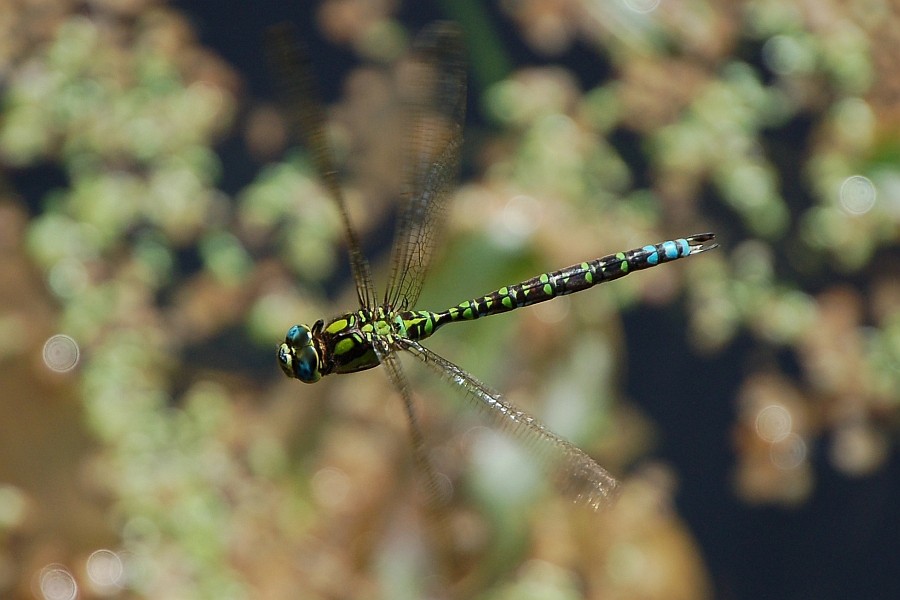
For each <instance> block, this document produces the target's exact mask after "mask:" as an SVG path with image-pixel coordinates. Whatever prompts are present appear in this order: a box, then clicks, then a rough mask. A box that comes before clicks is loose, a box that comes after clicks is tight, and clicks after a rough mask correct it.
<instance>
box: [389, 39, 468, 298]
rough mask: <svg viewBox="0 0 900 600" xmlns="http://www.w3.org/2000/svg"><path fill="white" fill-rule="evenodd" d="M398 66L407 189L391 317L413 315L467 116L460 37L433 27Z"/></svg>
mask: <svg viewBox="0 0 900 600" xmlns="http://www.w3.org/2000/svg"><path fill="white" fill-rule="evenodd" d="M404 66H405V68H403V69H401V71H400V73H401V77H400V80H401V81H400V92H399V93H400V96H401V102H402V105H403V110H404V114H405V115H406V118H407V119H408V120H409V127H408V129H407V132H408V136H407V138H406V144H407V147H406V160H405V168H406V172H405V174H404V180H405V184H404V185H405V187H404V190H403V193H402V203H401V207H400V214H399V216H398V220H397V229H396V232H395V234H394V246H393V250H392V256H391V265H392V266H391V277H390V280H389V282H388V286H387V288H386V290H385V297H384V301H385V304H387V305H389V306H391V307H392V308H394V309H397V310H406V309H411V308H412V307H413V306H414V305H415V303H416V300H418V297H419V293H420V292H421V290H422V282H423V281H424V279H425V275H426V272H427V270H428V265H429V262H430V260H431V254H432V251H433V250H434V247H435V245H436V244H437V242H438V238H439V234H440V231H441V229H442V224H443V222H444V220H445V213H446V207H447V200H448V198H449V197H450V194H451V192H452V191H453V187H454V184H455V181H456V176H457V172H458V170H459V154H460V148H461V146H462V137H463V135H462V132H463V124H464V121H465V111H466V61H465V56H464V52H463V44H462V33H461V31H460V30H459V28H458V27H457V26H455V25H453V24H451V23H440V22H439V23H433V24H432V25H430V26H429V27H427V28H426V29H425V30H423V31H422V33H421V34H420V35H419V37H418V38H417V39H416V43H415V45H414V48H413V52H412V55H411V57H410V60H409V61H408V62H407V63H406V64H405V65H404Z"/></svg>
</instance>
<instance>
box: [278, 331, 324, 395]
mask: <svg viewBox="0 0 900 600" xmlns="http://www.w3.org/2000/svg"><path fill="white" fill-rule="evenodd" d="M321 329H322V321H317V322H316V324H315V325H313V327H312V329H310V328H309V327H307V326H306V325H294V326H293V327H291V328H290V329H288V332H287V335H286V336H284V343H283V344H281V347H279V348H278V366H280V367H281V370H282V371H284V374H285V375H287V376H288V377H294V378H296V379H299V380H300V381H302V382H303V383H315V382H316V381H318V380H319V379H321V378H322V372H321V371H320V370H319V359H320V357H319V351H318V349H317V348H316V345H315V341H314V338H313V336H314V334H316V333H318V332H319V331H320V330H321Z"/></svg>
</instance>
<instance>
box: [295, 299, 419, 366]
mask: <svg viewBox="0 0 900 600" xmlns="http://www.w3.org/2000/svg"><path fill="white" fill-rule="evenodd" d="M405 335H406V327H405V322H404V321H403V319H401V318H399V317H398V316H397V315H394V314H393V313H391V312H389V311H386V310H385V309H383V308H377V309H375V310H373V311H368V310H359V311H357V312H352V313H347V314H344V315H341V316H339V317H337V318H335V319H333V320H332V321H331V322H330V323H328V324H327V325H326V324H324V322H323V321H317V322H316V323H315V324H314V325H313V326H312V328H309V327H307V326H306V325H294V326H293V327H291V328H290V329H289V330H288V332H287V335H286V336H285V339H284V343H283V344H281V347H280V348H279V349H278V363H279V365H280V366H281V370H282V371H284V373H285V375H287V376H288V377H294V378H296V379H299V380H300V381H303V382H305V383H315V382H316V381H318V380H319V379H321V378H322V377H324V376H325V375H329V374H331V373H355V372H357V371H363V370H365V369H371V368H373V367H377V366H378V365H379V364H381V359H380V358H379V353H378V352H376V350H375V346H376V345H377V346H378V347H379V348H380V349H381V351H382V353H387V352H390V351H391V348H392V346H393V342H394V339H395V337H397V336H400V337H402V336H405Z"/></svg>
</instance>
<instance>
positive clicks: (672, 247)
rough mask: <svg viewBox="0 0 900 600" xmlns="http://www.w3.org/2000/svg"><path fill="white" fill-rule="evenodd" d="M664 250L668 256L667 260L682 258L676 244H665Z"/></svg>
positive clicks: (663, 245)
mask: <svg viewBox="0 0 900 600" xmlns="http://www.w3.org/2000/svg"><path fill="white" fill-rule="evenodd" d="M662 249H663V252H664V253H665V255H666V260H675V259H676V258H678V257H679V256H680V254H679V253H678V246H677V245H676V244H675V242H671V241H669V242H663V244H662Z"/></svg>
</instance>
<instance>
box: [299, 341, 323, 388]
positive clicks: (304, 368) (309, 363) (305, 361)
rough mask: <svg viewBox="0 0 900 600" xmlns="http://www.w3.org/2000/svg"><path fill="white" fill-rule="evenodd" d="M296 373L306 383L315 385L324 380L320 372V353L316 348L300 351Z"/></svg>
mask: <svg viewBox="0 0 900 600" xmlns="http://www.w3.org/2000/svg"><path fill="white" fill-rule="evenodd" d="M294 373H295V376H296V377H297V379H299V380H300V381H302V382H304V383H315V382H316V381H318V380H319V379H321V378H322V373H320V372H319V353H318V352H316V349H315V348H313V347H312V346H304V347H303V348H301V349H300V354H299V355H298V356H297V364H296V365H295V368H294Z"/></svg>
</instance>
